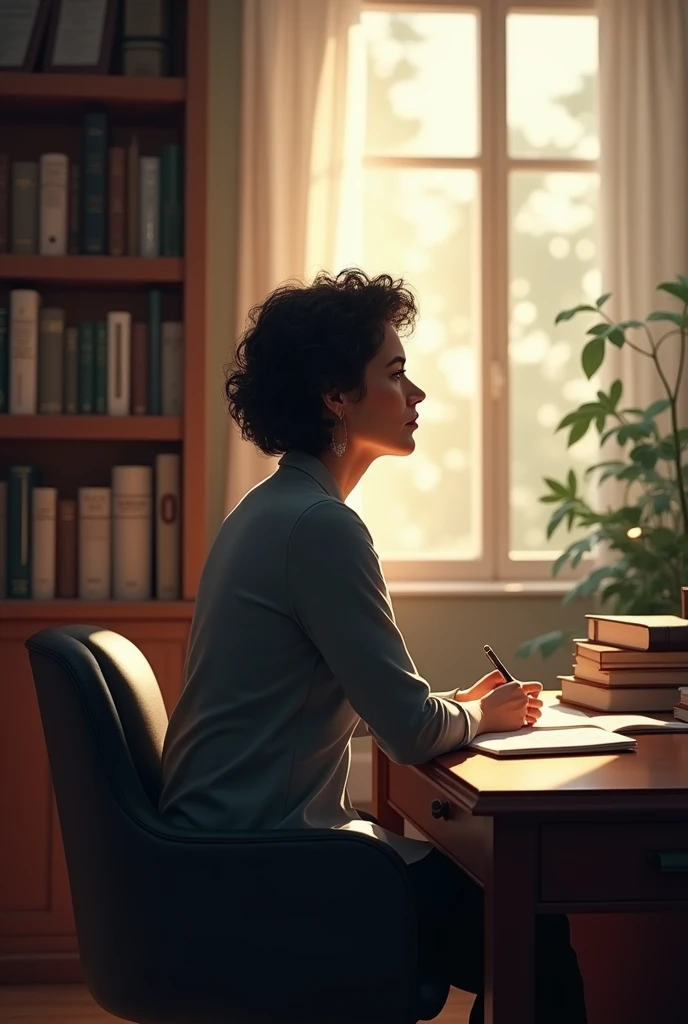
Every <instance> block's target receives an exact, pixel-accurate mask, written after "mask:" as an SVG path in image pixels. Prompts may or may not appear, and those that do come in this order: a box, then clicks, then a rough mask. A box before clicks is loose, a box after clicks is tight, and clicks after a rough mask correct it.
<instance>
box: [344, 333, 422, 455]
mask: <svg viewBox="0 0 688 1024" xmlns="http://www.w3.org/2000/svg"><path fill="white" fill-rule="evenodd" d="M405 361H406V358H405V353H404V347H403V345H402V344H401V341H400V340H399V335H398V334H397V332H396V330H395V329H394V327H392V326H391V324H387V325H386V326H385V335H384V341H383V344H382V347H381V348H380V350H379V351H378V352H377V353H376V355H375V356H374V357H373V358H372V359H371V360H370V362H369V363H368V365H367V366H366V369H365V384H366V393H365V395H364V396H363V398H362V399H361V401H360V402H356V401H347V403H346V406H345V409H344V415H345V417H346V425H347V430H348V434H349V442H350V444H352V445H353V444H355V445H356V447H357V448H360V449H367V450H368V451H370V452H371V453H374V454H375V455H376V456H377V455H409V454H410V453H411V452H412V451H413V450H414V448H415V447H416V442H415V439H414V436H413V435H414V434H415V432H416V430H417V429H418V426H417V425H416V424H415V423H414V422H413V421H415V420H416V419H417V417H418V409H417V408H416V407H417V405H418V403H419V402H422V401H423V399H424V398H425V392H424V391H423V390H422V389H421V388H419V387H418V386H417V385H416V384H414V383H413V381H411V380H410V379H409V378H408V377H407V376H406V373H405V372H404V364H405ZM347 398H348V396H347Z"/></svg>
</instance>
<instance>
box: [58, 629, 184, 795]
mask: <svg viewBox="0 0 688 1024" xmlns="http://www.w3.org/2000/svg"><path fill="white" fill-rule="evenodd" d="M51 632H52V631H51ZM59 634H60V635H61V636H63V637H67V636H69V637H72V638H73V639H75V640H77V641H78V642H79V643H81V644H83V646H84V647H86V648H87V650H89V651H90V652H91V654H92V655H93V657H94V658H95V660H96V662H97V663H98V668H99V669H100V671H101V673H102V675H103V679H104V680H105V683H106V685H107V688H108V690H109V692H110V696H111V697H112V700H113V702H114V705H115V710H116V711H117V716H118V718H119V721H120V724H121V726H122V731H123V733H124V739H125V741H126V744H127V748H128V750H129V754H130V755H131V759H132V761H133V763H134V767H135V769H136V772H137V774H138V777H139V779H140V780H141V785H142V786H143V788H144V790H145V792H146V795H147V796H148V799H149V800H150V802H151V803H152V805H153V807H155V808H157V806H158V799H159V797H160V789H161V778H160V762H161V758H162V745H163V742H164V739H165V732H166V731H167V724H168V717H167V710H166V708H165V704H164V701H163V699H162V694H161V692H160V686H159V685H158V680H157V679H156V678H155V673H154V672H153V669H152V668H151V667H150V664H149V663H148V660H147V659H146V658H145V656H144V655H143V654H142V652H141V651H140V650H139V648H138V647H137V646H136V644H133V643H132V642H131V640H127V638H126V637H124V636H121V635H120V634H119V633H114V632H113V631H112V630H110V629H102V628H100V627H98V626H81V625H76V626H62V627H59Z"/></svg>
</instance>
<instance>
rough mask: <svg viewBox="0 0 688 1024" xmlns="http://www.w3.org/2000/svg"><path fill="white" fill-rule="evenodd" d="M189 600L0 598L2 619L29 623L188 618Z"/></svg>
mask: <svg viewBox="0 0 688 1024" xmlns="http://www.w3.org/2000/svg"><path fill="white" fill-rule="evenodd" d="M193 607H194V602H193V601H72V600H60V599H59V598H58V599H56V600H54V601H25V600H11V599H9V598H5V599H4V600H0V620H1V621H3V622H6V621H10V620H14V621H17V620H19V621H23V620H25V619H31V620H32V621H33V622H36V621H38V620H40V621H56V622H96V623H97V622H99V621H101V622H102V621H110V622H111V621H112V620H113V619H115V620H117V619H140V618H145V619H147V620H148V621H151V620H155V619H158V620H163V621H169V620H170V619H181V620H182V621H188V620H190V619H191V616H192V614H193Z"/></svg>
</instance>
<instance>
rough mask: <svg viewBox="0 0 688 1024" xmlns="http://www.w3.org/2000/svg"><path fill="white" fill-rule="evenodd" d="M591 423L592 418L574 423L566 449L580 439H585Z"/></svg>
mask: <svg viewBox="0 0 688 1024" xmlns="http://www.w3.org/2000/svg"><path fill="white" fill-rule="evenodd" d="M591 422H592V418H588V419H581V420H576V422H575V423H574V424H573V426H572V427H571V432H570V434H569V439H568V441H567V443H566V447H567V448H570V447H571V445H572V444H576V442H577V441H580V439H581V437H585V435H586V434H587V432H588V429H589V427H590V424H591Z"/></svg>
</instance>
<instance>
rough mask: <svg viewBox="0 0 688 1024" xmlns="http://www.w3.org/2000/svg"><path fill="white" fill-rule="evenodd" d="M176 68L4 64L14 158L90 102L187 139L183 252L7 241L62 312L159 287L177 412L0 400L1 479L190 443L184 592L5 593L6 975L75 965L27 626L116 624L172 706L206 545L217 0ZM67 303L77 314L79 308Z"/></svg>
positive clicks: (89, 481)
mask: <svg viewBox="0 0 688 1024" xmlns="http://www.w3.org/2000/svg"><path fill="white" fill-rule="evenodd" d="M179 2H180V6H181V7H183V8H184V18H183V21H182V24H184V25H185V41H184V46H183V47H182V48H180V49H182V50H183V62H184V65H185V66H184V68H183V74H182V75H179V76H177V77H169V78H125V77H123V76H120V75H117V74H112V75H89V74H69V75H59V74H49V73H43V72H35V73H28V74H13V73H8V72H4V73H3V72H0V150H2V151H3V152H7V153H8V154H9V157H10V160H12V159H24V160H36V159H38V158H39V156H40V154H41V153H43V152H48V151H53V152H55V151H56V152H66V153H68V154H69V155H70V157H76V156H77V154H78V152H79V149H78V147H79V142H80V128H81V123H82V119H83V115H84V113H85V112H87V111H89V110H102V111H105V112H106V113H107V114H108V115H109V118H110V126H111V136H112V138H111V142H112V144H115V145H116V144H126V142H125V139H126V138H127V137H128V135H129V134H130V132H131V130H132V129H133V130H135V131H136V133H137V135H138V136H139V139H140V140H141V141H142V151H143V147H145V146H147V148H148V149H149V151H151V152H154V151H155V148H156V147H158V146H161V145H163V144H165V143H167V142H180V143H181V144H182V145H183V151H184V159H185V166H184V181H185V198H184V207H185V216H184V222H185V227H184V256H183V258H181V259H180V258H172V257H168V258H165V257H160V258H145V257H137V256H120V257H115V256H83V255H73V256H72V255H70V256H40V255H31V256H21V255H14V254H12V253H3V254H0V305H3V306H7V305H8V301H7V300H8V292H9V290H10V289H11V288H16V287H26V288H35V289H37V290H38V291H39V292H40V293H41V299H42V303H43V304H44V305H52V306H59V307H61V308H64V309H65V310H66V312H67V322H68V323H71V322H74V317H75V316H77V314H78V317H79V319H81V320H86V319H89V318H90V319H96V318H104V313H105V312H106V311H107V310H108V309H114V308H119V309H128V310H130V311H131V312H132V314H133V315H134V317H140V318H144V316H145V302H146V294H147V290H148V288H150V287H157V288H160V290H161V292H162V314H163V319H180V320H182V321H183V323H184V339H185V341H184V344H185V352H184V413H183V416H182V417H165V416H129V417H114V416H113V417H110V416H106V415H99V416H84V415H77V416H68V415H61V416H46V415H34V416H13V415H4V414H2V415H0V479H6V473H7V467H8V466H10V465H15V464H21V463H28V464H33V465H37V466H40V467H41V469H42V473H43V479H42V483H43V484H44V485H46V486H55V487H57V488H58V492H59V495H60V497H76V488H77V487H79V486H82V485H92V486H107V485H109V482H110V468H111V466H113V465H116V464H121V463H148V464H152V463H153V461H154V458H155V455H156V454H157V453H159V452H178V453H180V454H181V457H182V520H181V527H182V552H181V567H182V596H181V600H179V601H157V600H151V601H146V602H125V601H119V602H118V601H103V602H93V601H88V602H86V601H84V602H82V601H76V600H74V601H72V600H54V601H31V600H0V697H1V699H2V709H3V711H2V715H0V835H2V837H3V838H2V840H0V984H1V983H6V984H7V983H9V984H12V983H15V984H20V983H24V982H29V983H38V982H57V981H78V980H80V978H81V971H80V965H79V959H78V953H77V946H76V938H75V934H74V921H73V916H72V909H71V899H70V895H69V883H68V878H67V873H66V867H65V863H64V854H63V849H62V840H61V836H60V829H59V822H58V820H57V813H56V808H55V803H54V798H53V793H52V784H51V780H50V772H49V768H48V762H47V755H46V751H45V744H44V740H43V733H42V728H41V723H40V716H39V712H38V705H37V702H36V697H35V690H34V686H33V681H32V678H31V673H30V667H29V662H28V656H27V653H26V650H25V648H24V641H25V639H26V638H27V637H28V636H30V635H31V634H32V633H34V632H36V631H37V630H39V629H42V628H45V627H47V626H52V625H58V624H65V623H70V622H71V623H74V622H86V623H90V624H95V625H99V626H103V627H105V628H110V629H114V630H117V631H118V632H120V633H123V634H124V635H126V636H128V637H129V638H130V639H131V640H132V641H133V642H134V643H136V644H137V645H138V646H139V647H140V648H141V649H142V650H143V652H144V653H145V654H146V656H147V657H148V659H149V661H150V662H151V664H152V666H153V669H154V670H155V672H156V674H157V676H158V679H159V681H160V685H161V689H162V691H163V695H164V699H165V703H166V705H167V708H168V713H169V711H170V710H171V708H172V707H173V706H174V704H175V702H176V700H177V697H178V695H179V692H180V688H181V682H182V673H183V665H184V658H185V654H186V645H187V639H188V632H189V626H190V621H191V616H192V612H193V600H194V596H195V593H196V587H197V583H198V579H199V576H200V572H201V568H202V565H203V561H204V559H205V555H206V543H207V538H206V414H205V329H206V163H207V106H208V82H207V74H208V0H179ZM70 317H71V319H70Z"/></svg>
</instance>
